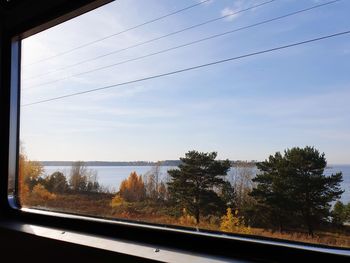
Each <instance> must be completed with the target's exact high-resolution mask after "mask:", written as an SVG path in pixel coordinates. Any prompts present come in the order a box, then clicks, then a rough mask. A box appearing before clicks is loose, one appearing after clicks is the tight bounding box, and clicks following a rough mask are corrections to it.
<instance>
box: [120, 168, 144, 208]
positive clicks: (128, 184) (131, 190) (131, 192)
mask: <svg viewBox="0 0 350 263" xmlns="http://www.w3.org/2000/svg"><path fill="white" fill-rule="evenodd" d="M119 194H120V196H121V197H122V198H123V199H124V200H125V201H127V202H138V201H142V200H143V199H144V198H145V194H146V189H145V184H144V183H143V180H142V177H141V176H138V175H137V173H136V172H132V173H131V174H130V175H129V177H128V179H125V180H124V181H122V183H121V185H120V188H119Z"/></svg>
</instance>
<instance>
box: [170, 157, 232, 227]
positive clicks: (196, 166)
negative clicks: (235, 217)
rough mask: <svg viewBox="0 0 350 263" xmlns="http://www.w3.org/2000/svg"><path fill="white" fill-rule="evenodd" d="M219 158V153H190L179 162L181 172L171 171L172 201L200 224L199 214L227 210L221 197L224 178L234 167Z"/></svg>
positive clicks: (177, 170) (227, 161)
mask: <svg viewBox="0 0 350 263" xmlns="http://www.w3.org/2000/svg"><path fill="white" fill-rule="evenodd" d="M216 157H217V153H216V152H211V153H202V152H197V151H189V152H188V153H186V154H185V157H184V158H180V160H181V164H180V165H179V167H178V169H172V170H169V171H168V174H169V175H170V182H169V183H168V191H169V195H170V198H171V200H172V201H173V202H174V203H175V204H176V205H177V206H178V207H180V208H185V209H186V210H187V211H188V213H189V214H191V215H193V216H194V217H195V219H196V222H197V223H199V221H200V214H202V213H203V214H204V213H205V214H207V213H213V212H214V213H215V212H218V210H220V209H222V208H224V207H225V204H224V201H223V200H222V199H221V198H220V197H219V195H218V193H219V192H220V191H221V188H222V187H223V186H224V185H225V181H224V177H225V176H226V175H227V172H228V170H229V169H230V166H231V165H230V162H229V160H225V161H218V160H215V159H216Z"/></svg>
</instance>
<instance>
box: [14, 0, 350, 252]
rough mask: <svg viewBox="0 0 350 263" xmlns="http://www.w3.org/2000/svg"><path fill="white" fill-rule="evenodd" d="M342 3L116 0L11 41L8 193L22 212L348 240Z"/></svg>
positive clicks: (347, 25) (348, 79)
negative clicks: (15, 74) (16, 110)
mask: <svg viewBox="0 0 350 263" xmlns="http://www.w3.org/2000/svg"><path fill="white" fill-rule="evenodd" d="M349 8H350V3H349V2H348V1H341V0H332V1H327V0H325V1H313V0H308V1H276V0H261V1H241V0H237V1H211V0H202V1H194V0H193V1H185V0H181V1H170V0H166V1H158V0H151V1H148V0H147V1H136V0H131V1H125V0H121V1H115V2H112V3H110V4H108V5H105V6H103V7H100V8H98V9H95V10H94V11H91V12H89V13H86V14H84V15H81V16H79V17H76V18H74V19H71V20H69V21H66V22H64V23H62V24H59V25H57V26H54V27H52V28H49V29H46V30H44V31H42V32H40V33H37V34H35V35H32V36H30V37H27V38H25V39H23V40H22V41H21V77H20V80H21V85H20V86H21V87H20V94H21V95H20V137H19V138H20V147H19V148H20V150H19V155H18V173H17V180H16V182H17V183H16V186H15V187H9V191H11V192H12V191H15V192H14V195H15V196H16V199H17V202H18V203H19V204H20V206H21V207H23V208H32V209H40V210H48V211H55V212H63V213H71V214H79V215H84V216H91V217H99V218H101V217H102V218H106V219H109V220H127V221H132V222H138V223H140V224H142V223H148V224H149V223H151V224H158V225H163V226H164V225H166V226H167V227H174V228H176V227H186V228H189V229H192V230H196V231H199V232H200V231H203V232H205V231H208V230H210V231H216V233H217V234H218V235H223V234H225V235H226V236H227V235H228V236H230V235H235V234H240V235H244V236H248V237H249V236H254V237H255V238H257V237H259V236H261V237H268V238H273V239H278V240H288V241H301V242H306V243H309V244H317V245H319V244H321V245H327V246H332V247H346V248H348V247H350V235H349V233H350V159H349V156H350V152H349V151H350V150H349V149H350V137H349V132H350V126H349V123H350V119H349V111H350V108H349V103H348V98H349V95H350V89H349V85H350V76H349V74H348V69H349V68H350V59H349V58H350V21H349V19H348V11H347V10H349ZM14 189H17V190H14Z"/></svg>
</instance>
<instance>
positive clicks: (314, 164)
mask: <svg viewBox="0 0 350 263" xmlns="http://www.w3.org/2000/svg"><path fill="white" fill-rule="evenodd" d="M326 166H327V162H326V158H325V154H324V153H322V154H321V153H320V152H319V151H318V150H316V149H315V148H313V147H309V146H307V147H305V148H298V147H295V148H292V149H288V150H286V151H285V152H284V156H282V155H281V154H280V153H276V154H275V155H274V156H270V157H269V159H268V160H266V161H264V162H262V163H259V164H257V167H258V169H259V170H260V171H261V173H260V174H258V175H257V176H256V178H254V179H253V181H254V182H255V183H257V187H256V188H255V189H253V191H252V196H253V197H255V198H256V199H257V201H258V202H259V203H260V204H262V205H264V206H265V207H266V208H267V209H269V210H270V211H269V212H270V213H271V215H272V217H275V218H277V219H278V220H279V223H280V224H281V227H282V225H283V224H284V223H286V222H287V220H288V219H289V220H290V219H293V220H297V219H298V218H300V219H301V220H302V222H303V224H304V225H305V226H306V227H307V229H308V232H309V234H310V235H313V232H314V228H315V226H316V225H317V224H319V223H321V222H322V221H323V220H324V219H326V218H327V217H329V216H330V207H331V202H333V201H335V200H337V199H338V198H340V196H341V194H342V193H343V191H342V190H341V188H340V183H341V182H342V173H336V174H332V175H330V176H326V175H324V169H325V168H326ZM272 219H273V218H272Z"/></svg>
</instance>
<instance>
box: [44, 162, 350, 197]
mask: <svg viewBox="0 0 350 263" xmlns="http://www.w3.org/2000/svg"><path fill="white" fill-rule="evenodd" d="M88 168H89V169H93V170H95V171H97V179H98V181H99V183H100V184H101V185H103V186H105V187H107V188H108V189H110V190H112V191H117V190H118V189H119V186H120V184H121V182H122V181H123V180H124V179H126V178H127V177H128V176H129V174H130V173H131V172H134V171H135V172H136V173H137V174H138V175H147V174H148V173H151V172H152V171H153V170H154V167H152V166H89V167H88ZM173 168H176V167H172V166H161V167H160V176H159V177H160V180H163V181H166V180H168V174H167V171H168V170H169V169H173ZM44 169H45V174H47V175H49V174H52V173H53V172H55V171H60V172H62V173H64V174H65V175H66V176H68V175H69V171H70V167H69V166H45V167H44ZM256 171H257V170H256V169H254V172H256ZM336 172H342V173H343V180H344V181H343V182H342V188H343V190H345V192H344V193H343V195H342V198H341V200H342V201H343V202H345V203H348V202H350V165H330V166H329V168H327V169H325V174H326V175H330V174H332V173H336ZM235 174H237V169H235V168H232V169H231V170H230V172H229V174H228V178H231V179H232V178H233V177H234V176H235Z"/></svg>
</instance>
